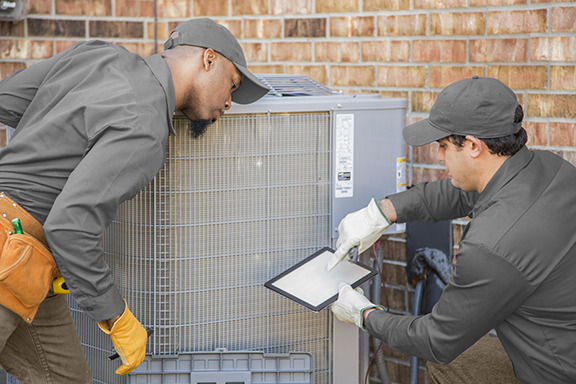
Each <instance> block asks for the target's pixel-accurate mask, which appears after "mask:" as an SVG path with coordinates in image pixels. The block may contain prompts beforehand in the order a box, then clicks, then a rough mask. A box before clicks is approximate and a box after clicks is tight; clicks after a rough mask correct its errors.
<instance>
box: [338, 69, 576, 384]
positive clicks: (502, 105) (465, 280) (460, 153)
mask: <svg viewBox="0 0 576 384" xmlns="http://www.w3.org/2000/svg"><path fill="white" fill-rule="evenodd" d="M522 118H523V112H522V108H521V106H520V105H519V104H518V101H517V99H516V96H515V95H514V93H513V92H512V90H510V89H509V88H508V87H507V86H506V85H505V84H503V83H502V82H500V81H499V80H496V79H492V78H479V77H477V76H475V77H473V78H471V79H465V80H461V81H458V82H455V83H453V84H451V85H449V86H448V87H446V88H445V89H444V90H443V91H442V92H441V93H440V95H439V97H438V99H437V101H436V103H435V104H434V106H433V107H432V110H431V111H430V115H429V118H427V119H424V120H422V121H419V122H417V123H415V124H412V125H410V126H407V127H406V128H405V130H404V138H405V140H406V142H407V143H408V144H410V145H412V146H421V145H425V144H428V143H431V142H434V141H437V142H438V143H439V148H438V160H440V161H442V162H444V164H445V166H446V169H447V170H448V171H449V173H450V177H451V178H450V179H445V180H439V181H435V182H429V183H423V184H420V185H417V186H415V187H413V188H411V189H409V190H408V191H406V192H402V193H399V194H396V195H392V196H388V197H387V198H385V199H383V200H381V201H379V202H378V203H376V201H375V200H373V201H372V202H371V203H370V205H369V206H368V207H366V208H364V209H362V210H360V211H357V212H354V213H351V214H349V215H348V216H347V217H345V218H344V219H343V220H342V222H341V223H340V226H339V240H338V249H337V252H336V253H335V255H334V259H332V260H331V261H330V262H329V264H328V266H327V268H328V269H330V268H332V267H333V266H334V265H336V264H337V263H338V262H340V261H342V260H345V259H347V257H348V256H347V254H348V251H349V249H350V248H351V247H353V246H359V248H360V250H362V249H366V248H367V247H368V246H369V245H370V244H371V243H373V242H374V241H375V239H377V238H378V237H379V236H380V235H381V234H382V232H383V231H384V230H385V228H386V227H387V226H388V225H389V223H390V222H399V223H403V222H409V221H416V220H428V221H436V220H450V219H456V218H459V217H464V216H468V217H470V218H471V221H470V222H469V224H468V225H467V226H466V229H465V231H464V234H463V236H462V240H461V243H460V248H459V251H458V253H457V254H456V256H455V271H454V273H453V274H452V276H451V278H450V281H449V284H448V285H447V286H446V288H445V290H444V292H443V294H442V296H441V297H440V300H439V302H438V303H437V304H436V306H435V307H434V309H433V311H432V313H430V314H428V315H425V316H400V315H394V314H391V313H387V312H386V311H383V310H378V309H383V308H382V307H379V306H376V305H374V304H372V303H371V302H370V301H368V299H366V298H365V297H364V296H363V295H362V294H361V293H359V292H357V291H355V290H353V289H352V288H351V287H350V286H347V285H342V287H341V289H340V294H339V299H338V301H337V302H336V303H335V304H334V305H333V307H332V310H333V312H334V314H335V315H336V316H337V317H338V318H339V319H340V320H342V321H344V322H349V323H354V324H357V325H358V326H359V327H361V328H362V329H364V330H365V331H367V332H368V333H370V334H371V335H373V336H375V337H377V338H379V339H381V340H383V341H384V342H385V343H386V344H388V345H389V346H390V347H391V348H393V349H396V350H398V351H401V352H403V353H407V354H410V355H415V356H418V357H420V358H423V359H426V360H429V361H431V362H434V363H439V364H440V365H437V364H429V373H430V375H431V377H432V378H433V380H434V382H440V383H456V382H461V383H479V382H482V381H481V378H480V376H486V375H487V373H488V372H486V370H485V371H484V372H476V374H478V375H477V376H473V375H474V373H472V372H474V367H467V371H468V372H464V373H463V372H452V373H451V372H450V370H449V369H438V368H443V366H442V365H443V364H447V363H450V362H451V361H453V360H454V359H455V358H456V357H457V356H459V355H460V354H462V353H463V352H465V351H466V350H467V349H468V348H469V347H471V346H472V345H473V344H474V343H476V342H477V341H478V340H480V339H481V338H482V337H483V336H484V335H486V334H487V333H488V332H489V331H490V330H492V329H495V330H496V332H497V335H498V339H499V340H500V342H501V344H502V346H503V347H504V350H505V351H506V353H507V354H508V356H509V358H510V360H511V362H512V365H513V368H514V374H515V376H516V378H517V379H518V380H519V381H520V382H522V383H532V384H542V383H566V384H568V383H572V384H573V383H576V293H575V292H576V279H575V278H574V276H576V220H575V219H574V218H575V217H576V168H575V167H574V166H572V165H571V164H570V163H568V162H567V161H565V160H563V159H562V158H560V157H558V156H556V155H554V154H552V153H550V152H548V151H531V150H529V149H528V148H526V147H525V143H526V140H527V135H526V132H525V130H524V129H523V128H522V126H521V124H522ZM445 367H449V365H448V366H444V368H445ZM488 369H489V368H488ZM466 375H468V376H466ZM471 375H472V376H471Z"/></svg>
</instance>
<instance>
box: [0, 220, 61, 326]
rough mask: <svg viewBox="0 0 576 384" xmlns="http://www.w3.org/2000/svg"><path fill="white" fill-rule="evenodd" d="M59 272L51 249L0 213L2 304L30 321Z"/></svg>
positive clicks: (0, 292)
mask: <svg viewBox="0 0 576 384" xmlns="http://www.w3.org/2000/svg"><path fill="white" fill-rule="evenodd" d="M59 275H60V273H59V271H58V268H57V267H56V263H55V262H54V258H53V257H52V254H51V252H50V251H49V249H48V248H47V247H46V246H45V245H44V244H42V243H41V242H40V241H39V240H37V239H36V238H34V237H33V236H30V235H29V234H26V233H24V234H14V233H13V230H12V223H11V222H10V221H9V220H7V219H6V218H4V217H1V216H0V304H1V305H3V306H5V307H6V308H8V309H10V310H11V311H13V312H15V313H17V314H18V315H20V316H21V317H22V318H23V319H24V320H25V321H26V322H28V323H31V322H32V320H33V319H34V316H35V315H36V312H37V311H38V307H39V305H40V303H41V302H42V301H43V300H44V299H45V298H46V295H47V294H48V291H49V290H50V287H51V286H52V281H53V280H54V279H55V278H56V277H58V276H59Z"/></svg>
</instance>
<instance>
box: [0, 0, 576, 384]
mask: <svg viewBox="0 0 576 384" xmlns="http://www.w3.org/2000/svg"><path fill="white" fill-rule="evenodd" d="M27 8H28V11H27V13H28V17H27V18H26V19H24V20H23V21H20V22H17V23H12V22H2V21H0V77H5V76H7V75H8V74H10V73H11V72H13V71H15V70H16V69H19V68H23V67H25V66H28V65H31V64H33V63H34V62H36V61H38V60H41V59H45V58H48V57H50V56H52V55H54V54H55V53H58V52H60V51H62V50H63V49H65V48H66V47H68V46H70V45H71V44H72V43H74V42H75V41H78V40H82V39H91V38H100V39H105V40H108V41H113V42H116V43H119V44H123V45H125V46H126V47H127V48H128V49H129V50H131V51H133V52H137V53H139V54H141V55H143V56H147V55H149V54H152V53H154V51H155V49H158V50H161V45H162V42H163V41H164V40H165V39H166V37H167V35H168V33H169V31H170V30H171V29H172V28H173V27H174V25H175V24H177V23H178V22H179V21H182V20H186V19H188V18H190V17H195V16H210V17H212V18H214V19H216V20H217V21H218V22H220V23H222V24H224V25H226V26H227V27H228V28H229V29H230V30H231V31H232V32H233V33H234V34H235V35H236V36H237V37H238V38H239V39H240V41H241V43H242V45H243V47H244V49H245V52H246V54H247V57H248V61H249V63H250V67H251V69H252V70H253V71H255V72H260V73H304V74H307V75H309V76H310V77H312V78H314V79H316V80H317V81H319V82H321V83H324V84H327V85H329V86H330V87H332V88H334V89H338V90H343V91H345V92H359V91H360V92H378V93H380V94H382V95H384V96H392V97H403V98H407V99H408V101H409V107H408V112H407V121H408V122H414V121H417V120H419V119H421V118H423V117H425V116H426V115H427V113H428V111H429V110H430V107H431V106H432V104H433V103H434V101H435V99H436V97H437V95H438V93H439V92H440V90H441V89H442V88H443V87H445V86H446V85H448V84H450V83H452V82H454V81H456V80H459V79H461V78H465V77H470V76H472V75H480V76H492V77H497V78H499V79H501V80H502V81H504V82H506V83H507V84H508V85H509V86H510V87H512V88H513V89H514V90H515V91H516V93H517V95H518V97H519V99H520V102H521V103H522V106H523V107H524V111H525V115H526V118H525V121H526V122H525V125H524V126H525V128H526V129H527V130H528V133H529V135H530V141H529V145H530V146H531V147H533V148H540V149H549V150H551V151H554V152H556V153H558V154H560V155H561V156H563V157H564V158H566V159H567V160H568V161H570V162H571V163H573V164H576V2H574V1H543V0H442V1H439V0H157V4H156V12H155V11H154V9H155V3H154V1H151V0H28V7H27ZM0 137H3V135H0ZM2 140H3V139H0V146H1V145H3V142H2ZM409 157H410V162H409V165H410V168H409V170H410V172H409V174H410V178H411V180H412V181H413V182H414V183H418V182H421V181H425V180H435V179H438V178H441V177H443V176H444V175H445V174H444V171H443V169H442V167H441V166H439V165H438V164H437V162H436V148H435V146H434V144H432V145H429V146H426V147H422V148H418V149H409ZM460 231H461V228H460V225H459V224H458V223H455V238H456V239H457V238H458V234H459V233H460ZM385 243H386V260H387V261H386V263H385V265H384V268H383V274H384V281H385V282H386V283H385V286H384V288H383V292H384V297H385V299H386V300H387V303H388V304H389V305H390V306H391V307H392V308H393V310H395V311H397V312H399V313H408V311H409V308H410V303H411V297H412V296H411V295H412V288H411V287H410V286H408V285H407V283H406V278H405V274H404V265H403V264H402V263H403V262H404V260H405V248H404V243H403V239H402V237H394V238H389V239H386V241H385ZM386 355H387V357H388V360H389V361H388V367H389V370H390V374H391V377H392V379H393V380H394V381H395V382H402V383H405V382H408V380H407V376H408V357H407V356H405V355H402V354H398V353H395V352H392V351H390V350H386Z"/></svg>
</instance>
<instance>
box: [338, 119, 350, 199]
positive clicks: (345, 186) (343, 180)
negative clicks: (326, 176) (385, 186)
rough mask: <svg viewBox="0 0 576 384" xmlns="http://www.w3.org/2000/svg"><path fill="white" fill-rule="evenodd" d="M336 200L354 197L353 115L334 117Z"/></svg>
mask: <svg viewBox="0 0 576 384" xmlns="http://www.w3.org/2000/svg"><path fill="white" fill-rule="evenodd" d="M335 152H336V161H335V170H336V177H335V180H336V181H335V183H334V185H335V193H334V196H335V197H336V198H339V197H352V196H354V177H353V174H352V172H353V170H354V115H353V114H338V115H336V150H335Z"/></svg>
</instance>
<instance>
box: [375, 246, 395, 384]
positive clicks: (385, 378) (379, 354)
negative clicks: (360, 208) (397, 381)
mask: <svg viewBox="0 0 576 384" xmlns="http://www.w3.org/2000/svg"><path fill="white" fill-rule="evenodd" d="M383 260H384V242H383V241H380V244H379V246H378V247H377V250H376V262H377V263H378V265H382V262H383ZM375 267H376V268H378V266H375ZM381 296H382V277H381V276H380V274H377V275H376V277H374V280H373V281H372V302H373V303H376V304H381ZM375 364H376V369H377V371H378V376H380V380H381V381H382V383H384V384H391V381H390V376H389V375H388V368H386V360H385V358H384V350H383V349H382V348H379V349H377V351H376V357H375Z"/></svg>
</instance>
